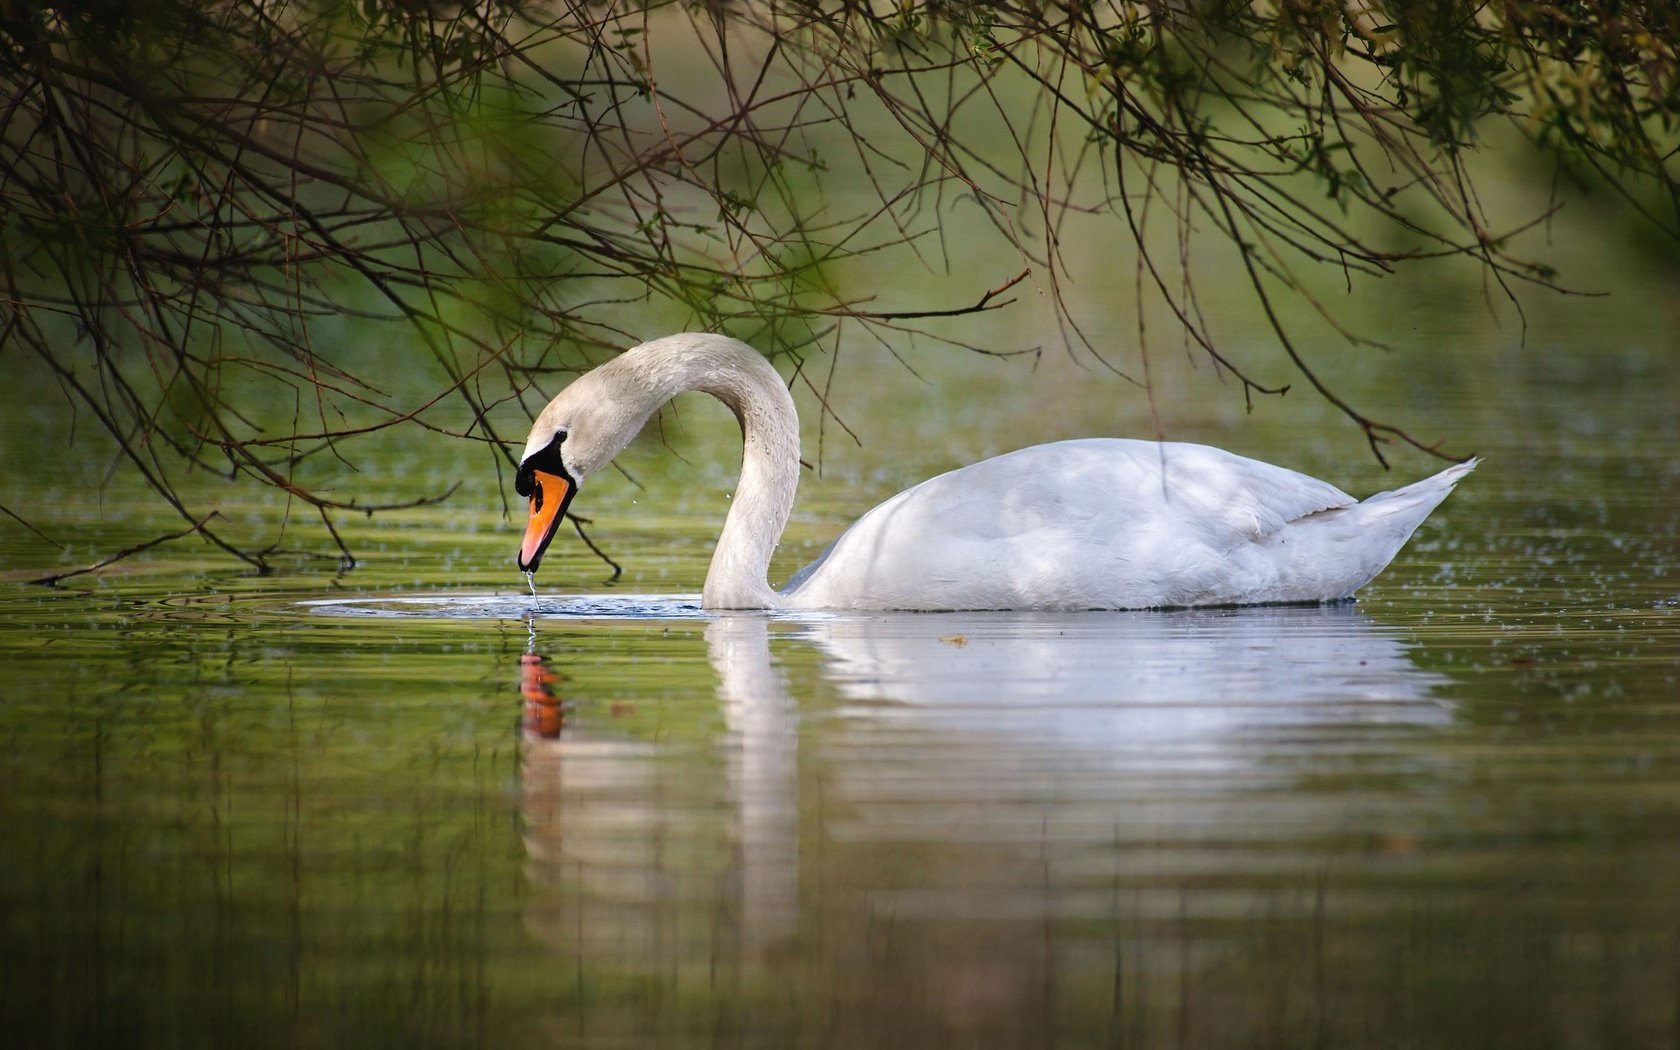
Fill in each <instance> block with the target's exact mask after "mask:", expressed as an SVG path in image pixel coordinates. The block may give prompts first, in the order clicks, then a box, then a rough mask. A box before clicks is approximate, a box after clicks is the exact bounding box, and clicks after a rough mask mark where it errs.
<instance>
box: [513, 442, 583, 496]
mask: <svg viewBox="0 0 1680 1050" xmlns="http://www.w3.org/2000/svg"><path fill="white" fill-rule="evenodd" d="M565 440H566V431H565V429H564V428H562V429H560V430H559V431H556V432H555V435H554V439H553V440H551V441H550V442H549V443H548V446H547V447H546V448H544V449H543V450H542V451H541V452H533V453H532V454H531V455H530V456H528V457H526V459H525V462H523V463H521V464H519V471H518V473H516V474H514V476H513V491H515V492H517V493H519V494H520V495H521V496H529V495H531V494H532V493H533V492H535V493H537V499H538V500H539V503H538V506H541V502H540V501H541V499H542V494H541V491H540V487H539V486H538V485H537V480H536V476H535V475H536V472H537V471H538V470H546V471H548V472H549V473H550V474H560V475H563V476H565V477H567V478H570V477H571V473H570V472H569V471H567V470H566V461H565V460H564V459H562V458H561V456H560V443H561V442H563V441H565Z"/></svg>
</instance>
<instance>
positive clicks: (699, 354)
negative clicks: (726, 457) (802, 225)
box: [516, 333, 1476, 610]
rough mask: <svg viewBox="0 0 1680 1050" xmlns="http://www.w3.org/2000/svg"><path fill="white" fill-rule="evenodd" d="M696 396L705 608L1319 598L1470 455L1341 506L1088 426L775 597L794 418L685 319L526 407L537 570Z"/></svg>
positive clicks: (1253, 467) (795, 478)
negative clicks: (722, 509)
mask: <svg viewBox="0 0 1680 1050" xmlns="http://www.w3.org/2000/svg"><path fill="white" fill-rule="evenodd" d="M688 390H701V391H705V392H706V393H708V394H711V395H713V396H714V397H716V398H718V399H719V400H720V401H722V402H723V403H724V404H726V405H728V406H729V407H730V408H731V409H732V410H733V411H734V413H735V416H736V418H737V419H738V420H740V423H741V432H742V435H743V436H744V438H745V449H744V450H743V453H742V458H741V476H740V480H739V482H738V483H737V485H736V490H735V498H734V503H733V506H731V508H730V510H729V515H728V517H727V518H725V520H724V524H723V532H722V534H721V535H720V536H719V537H718V543H717V549H716V551H715V552H714V553H713V555H712V564H711V569H710V570H709V571H708V572H707V574H706V585H705V588H704V590H703V592H702V595H701V603H702V604H703V605H704V606H705V607H706V608H708V609H919V610H933V609H1137V608H1154V607H1164V606H1190V605H1248V604H1259V603H1265V602H1312V601H1333V600H1336V599H1340V598H1346V597H1349V596H1351V595H1352V594H1353V592H1354V591H1356V590H1358V589H1359V588H1360V587H1362V586H1364V585H1365V584H1366V583H1368V582H1369V581H1370V580H1371V579H1372V577H1374V576H1376V575H1377V573H1379V572H1381V571H1382V569H1383V567H1384V566H1386V565H1387V564H1388V563H1389V561H1390V560H1391V559H1392V558H1393V557H1394V555H1395V553H1396V552H1397V551H1399V549H1400V547H1401V545H1403V544H1404V543H1405V542H1406V540H1407V539H1408V538H1409V537H1410V536H1411V534H1412V530H1414V529H1415V528H1417V526H1418V524H1419V523H1420V522H1422V521H1423V519H1424V518H1425V517H1427V516H1428V515H1429V512H1430V511H1432V510H1434V509H1435V507H1436V505H1437V504H1439V503H1440V502H1441V501H1442V500H1443V499H1445V498H1446V497H1447V494H1448V493H1450V492H1451V491H1452V489H1453V486H1454V485H1455V484H1456V483H1457V482H1458V480H1459V479H1460V478H1462V477H1464V475H1465V474H1467V473H1468V472H1469V471H1470V470H1472V469H1473V468H1474V467H1475V465H1476V461H1475V460H1470V461H1468V462H1465V463H1460V464H1458V465H1456V466H1453V467H1449V468H1447V469H1446V470H1443V471H1441V472H1440V473H1439V474H1436V475H1435V476H1433V477H1430V478H1425V479H1424V480H1422V481H1419V482H1416V483H1414V484H1411V485H1407V486H1406V487H1404V488H1400V489H1396V490H1394V491H1393V492H1384V493H1381V494H1379V495H1376V496H1372V497H1371V498H1369V499H1367V500H1364V501H1358V500H1355V499H1354V498H1353V497H1352V496H1349V495H1348V494H1346V493H1345V492H1342V491H1341V490H1340V489H1338V488H1336V487H1335V486H1333V485H1330V484H1328V483H1326V482H1323V481H1319V480H1317V479H1315V478H1310V477H1308V476H1306V475H1305V474H1298V473H1296V472H1295V471H1292V470H1286V469H1284V468H1282V467H1274V466H1271V465H1270V464H1267V463H1261V462H1259V461H1257V460H1252V459H1245V458H1243V457H1242V456H1237V455H1233V454H1232V453H1229V452H1224V451H1221V450H1220V449H1216V448H1209V447H1208V446H1205V445H1190V444H1182V443H1176V442H1166V443H1159V442H1153V441H1134V440H1125V439H1112V438H1092V439H1085V440H1079V441H1060V442H1056V443H1054V444H1049V445H1037V446H1034V447H1032V448H1024V449H1021V450H1019V451H1017V452H1010V453H1007V454H1005V455H1001V456H997V457H995V458H993V459H988V460H985V461H983V462H980V463H976V464H974V465H972V466H968V467H963V468H961V469H958V470H953V471H951V472H950V473H947V474H941V475H940V476H938V477H936V478H932V479H930V480H928V481H924V482H922V483H921V484H920V485H917V486H915V487H914V488H911V489H907V490H906V491H904V492H901V493H899V494H898V495H896V496H894V497H893V498H892V499H889V500H887V501H886V502H885V503H883V504H881V505H880V506H878V507H876V508H875V509H874V510H871V511H870V512H869V513H867V514H865V515H864V516H863V517H862V518H860V519H858V521H857V522H856V523H855V524H854V525H852V527H851V528H849V529H847V530H846V531H845V533H843V534H842V535H841V536H840V538H839V539H838V540H836V541H835V542H834V543H833V545H832V546H830V547H829V549H828V550H827V551H826V552H825V553H824V554H823V555H822V557H820V558H818V559H817V560H816V561H815V562H813V563H812V564H811V565H808V566H806V567H805V568H804V569H801V570H800V571H799V572H798V573H796V574H795V575H794V577H793V578H792V579H791V580H790V581H789V582H788V584H787V587H786V588H785V589H783V590H782V591H780V592H778V591H775V590H772V589H771V587H770V585H769V583H768V582H767V580H766V577H767V575H768V573H769V568H770V555H771V553H772V552H773V551H774V550H775V548H776V541H777V540H778V538H779V537H780V536H781V533H782V528H783V526H785V525H786V524H787V519H788V514H789V512H790V511H791V510H792V508H793V496H794V490H795V488H796V487H797V486H798V483H799V422H798V418H797V416H796V415H795V412H794V407H793V398H792V397H791V396H790V395H789V394H788V390H787V387H786V385H785V384H784V383H783V382H782V378H781V376H780V375H778V374H777V372H776V370H775V368H773V367H772V366H771V365H770V363H769V362H768V361H767V360H765V358H764V357H763V356H762V355H761V354H759V353H758V352H757V351H755V350H753V349H752V348H751V347H749V346H747V345H746V344H744V343H741V342H737V341H736V340H734V339H729V338H726V337H724V336H719V335H707V334H697V333H688V334H683V335H673V336H668V337H666V338H664V339H656V340H654V341H652V342H649V343H643V344H642V345H640V346H637V347H634V348H632V349H630V350H627V351H625V352H624V353H623V354H622V355H620V356H619V357H617V358H615V359H614V360H612V361H609V362H607V363H606V364H604V365H601V366H600V367H598V368H596V369H594V370H592V371H590V372H588V373H586V374H585V375H583V376H580V377H579V378H578V379H577V380H576V381H574V382H573V383H572V384H571V385H570V386H568V387H566V389H564V390H562V391H561V392H560V393H559V395H558V396H556V397H555V398H554V400H553V401H551V402H549V404H548V406H547V407H546V408H544V409H543V411H542V413H541V414H540V415H538V417H537V421H536V424H535V425H534V426H533V427H532V428H531V436H530V438H529V440H527V441H526V443H525V453H524V456H523V457H522V458H521V461H520V466H519V473H518V479H517V482H516V487H517V489H518V491H519V494H520V495H522V496H529V497H530V519H529V522H528V524H527V526H526V530H525V539H524V543H523V544H522V545H521V547H520V551H519V567H520V568H521V569H523V570H525V571H526V572H534V571H536V568H537V565H538V563H539V562H540V561H541V560H542V555H543V551H544V550H546V549H547V547H548V544H549V541H550V540H552V539H553V538H554V532H555V529H556V528H557V527H558V526H559V523H560V521H561V519H562V518H563V517H564V516H565V511H566V507H567V505H568V504H569V503H570V502H571V499H572V496H573V495H575V494H576V491H577V489H578V487H579V486H580V485H581V484H582V483H583V482H584V481H585V480H586V479H588V478H589V476H590V475H592V474H594V473H595V472H596V471H597V470H600V469H601V468H602V467H604V466H605V465H606V464H607V462H608V461H609V460H611V459H612V457H613V456H615V455H617V454H618V452H619V451H620V450H622V449H623V448H624V446H625V445H627V444H629V442H630V439H631V438H633V437H635V435H636V434H637V432H638V431H640V430H641V429H642V426H643V425H644V424H645V423H646V422H647V420H648V418H649V417H650V416H651V415H652V414H653V413H654V412H655V411H656V410H657V409H658V408H659V407H660V406H661V405H663V404H665V403H666V402H667V401H669V400H671V399H672V398H673V397H676V396H677V395H678V394H680V393H683V392H684V391H688Z"/></svg>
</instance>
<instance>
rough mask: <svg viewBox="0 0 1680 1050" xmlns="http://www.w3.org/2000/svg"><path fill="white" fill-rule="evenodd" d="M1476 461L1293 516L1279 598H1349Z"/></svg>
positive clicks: (1297, 599) (1403, 542)
mask: <svg viewBox="0 0 1680 1050" xmlns="http://www.w3.org/2000/svg"><path fill="white" fill-rule="evenodd" d="M1478 462H1479V460H1475V459H1470V460H1466V461H1465V462H1463V463H1459V464H1456V465H1454V466H1451V467H1448V468H1447V469H1446V470H1443V471H1441V472H1440V473H1439V474H1435V475H1433V476H1431V477H1427V478H1424V479H1423V480H1422V481H1414V482H1413V483H1412V484H1410V485H1403V486H1401V487H1400V488H1397V489H1394V490H1392V491H1390V492H1379V493H1377V494H1376V495H1374V496H1371V497H1370V498H1368V499H1364V500H1361V501H1359V502H1358V503H1353V504H1349V505H1348V506H1345V507H1336V508H1333V509H1331V510H1326V511H1320V512H1318V513H1316V514H1309V515H1307V516H1306V517H1304V518H1300V519H1297V520H1296V521H1295V522H1294V523H1292V524H1293V525H1295V526H1296V528H1294V529H1291V530H1289V532H1288V538H1289V540H1290V541H1291V542H1290V552H1289V554H1288V555H1287V561H1286V566H1285V568H1284V571H1283V578H1284V579H1285V580H1287V581H1289V582H1288V584H1287V585H1285V586H1284V587H1282V588H1281V592H1282V594H1283V596H1284V600H1290V601H1325V600H1335V599H1340V598H1347V597H1351V596H1352V595H1353V593H1354V592H1355V591H1357V590H1358V589H1359V588H1361V587H1363V586H1365V585H1366V584H1367V583H1369V582H1371V580H1372V579H1374V578H1375V577H1376V575H1377V574H1378V573H1380V572H1382V570H1383V569H1384V568H1386V567H1387V566H1388V563H1389V562H1390V561H1392V560H1394V556H1395V555H1396V554H1399V553H1400V548H1402V547H1404V546H1405V545H1406V541H1407V540H1409V539H1411V538H1412V533H1413V532H1414V531H1416V529H1417V527H1418V526H1419V525H1421V524H1423V521H1424V519H1425V518H1427V517H1429V514H1430V512H1431V511H1433V510H1434V509H1435V508H1436V507H1438V506H1440V504H1441V501H1442V500H1444V499H1446V498H1447V496H1448V495H1450V494H1451V493H1452V490H1453V487H1454V486H1455V485H1457V484H1458V483H1459V481H1461V480H1463V478H1464V476H1465V475H1466V474H1469V473H1470V472H1471V471H1472V470H1474V469H1476V464H1477V463H1478Z"/></svg>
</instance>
